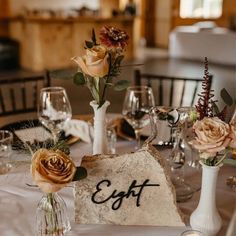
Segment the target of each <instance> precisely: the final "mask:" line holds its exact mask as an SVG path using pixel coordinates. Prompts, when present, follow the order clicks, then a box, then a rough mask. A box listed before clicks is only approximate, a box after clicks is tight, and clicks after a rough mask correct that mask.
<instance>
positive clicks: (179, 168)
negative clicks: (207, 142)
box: [170, 107, 196, 202]
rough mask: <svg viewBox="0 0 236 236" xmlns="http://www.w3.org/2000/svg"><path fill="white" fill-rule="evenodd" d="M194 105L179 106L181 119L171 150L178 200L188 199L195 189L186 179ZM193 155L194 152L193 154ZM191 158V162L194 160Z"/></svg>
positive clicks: (173, 176) (173, 177)
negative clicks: (187, 149) (187, 150)
mask: <svg viewBox="0 0 236 236" xmlns="http://www.w3.org/2000/svg"><path fill="white" fill-rule="evenodd" d="M194 110H195V109H194V108H193V107H179V108H177V111H178V114H179V120H178V123H177V127H176V132H175V137H176V139H175V145H174V148H173V150H172V152H171V155H170V159H171V163H172V164H171V169H172V180H173V184H174V185H175V189H176V196H177V201H179V202H181V201H186V200H188V199H189V198H191V197H192V195H193V193H194V191H195V190H196V189H194V188H193V187H192V186H191V185H190V184H189V183H187V182H186V181H185V170H186V164H187V161H186V157H187V155H186V154H187V152H186V147H187V146H188V139H191V134H190V133H189V130H191V129H192V127H191V125H190V124H191V122H189V121H190V116H191V113H192V112H194ZM190 155H192V152H191V154H190ZM192 161H193V160H191V161H190V162H192Z"/></svg>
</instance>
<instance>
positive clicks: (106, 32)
mask: <svg viewBox="0 0 236 236" xmlns="http://www.w3.org/2000/svg"><path fill="white" fill-rule="evenodd" d="M99 39H100V41H101V43H102V44H104V45H105V46H107V47H108V48H120V49H122V50H124V49H125V47H126V46H127V44H128V39H129V36H128V35H127V33H126V32H125V31H122V30H120V29H118V28H115V27H113V26H103V27H102V29H101V30H100V37H99Z"/></svg>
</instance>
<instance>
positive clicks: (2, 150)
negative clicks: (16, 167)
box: [0, 130, 13, 174]
mask: <svg viewBox="0 0 236 236" xmlns="http://www.w3.org/2000/svg"><path fill="white" fill-rule="evenodd" d="M12 140H13V134H12V133H11V132H10V131H8V130H0V174H6V173H7V172H9V171H10V170H11V168H12V164H11V163H10V155H11V145H12Z"/></svg>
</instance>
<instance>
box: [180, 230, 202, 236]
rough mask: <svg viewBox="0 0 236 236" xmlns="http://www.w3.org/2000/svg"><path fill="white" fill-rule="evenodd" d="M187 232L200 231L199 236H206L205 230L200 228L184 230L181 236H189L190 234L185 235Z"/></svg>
mask: <svg viewBox="0 0 236 236" xmlns="http://www.w3.org/2000/svg"><path fill="white" fill-rule="evenodd" d="M186 233H199V236H204V234H203V232H201V231H199V230H195V229H189V230H185V231H184V232H182V234H181V236H188V235H185V234H186Z"/></svg>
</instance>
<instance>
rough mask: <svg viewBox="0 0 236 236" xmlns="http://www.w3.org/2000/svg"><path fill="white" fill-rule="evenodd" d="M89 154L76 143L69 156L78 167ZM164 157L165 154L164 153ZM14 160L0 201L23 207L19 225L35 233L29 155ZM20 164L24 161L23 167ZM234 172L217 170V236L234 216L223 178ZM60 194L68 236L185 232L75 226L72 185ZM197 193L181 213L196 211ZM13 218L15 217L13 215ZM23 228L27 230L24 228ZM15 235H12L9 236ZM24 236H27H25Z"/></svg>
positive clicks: (36, 197)
mask: <svg viewBox="0 0 236 236" xmlns="http://www.w3.org/2000/svg"><path fill="white" fill-rule="evenodd" d="M134 146H135V141H133V142H128V141H118V143H117V152H118V153H125V152H130V151H133V150H134ZM91 151H92V146H91V144H88V143H83V142H79V143H76V144H74V145H73V146H72V147H71V156H72V158H73V159H74V161H75V162H76V163H77V165H78V164H80V162H81V158H82V157H83V156H84V155H85V154H87V155H88V154H89V153H91ZM163 156H165V153H163ZM13 158H14V159H15V160H17V163H16V164H15V168H14V169H13V171H12V172H11V173H9V174H7V175H2V176H0V199H1V198H8V199H13V200H16V201H18V202H20V204H21V205H22V207H23V212H22V213H21V214H20V216H17V217H21V222H22V221H25V222H26V223H27V225H29V226H30V227H31V230H32V231H33V230H34V226H35V212H36V208H37V204H38V202H39V201H40V199H41V197H42V195H43V194H42V192H41V191H40V189H39V188H37V187H29V186H27V185H26V183H28V184H33V182H32V179H31V176H30V173H29V164H30V156H29V155H28V156H27V155H26V154H23V153H21V154H19V153H15V154H14V156H13ZM22 161H25V163H24V165H22ZM235 173H236V168H235V167H229V166H224V167H223V168H221V170H220V176H219V180H218V184H217V206H218V209H219V212H220V215H221V216H222V218H223V228H222V230H221V232H220V233H219V234H218V235H220V236H221V235H222V236H223V235H225V232H226V229H227V226H228V224H229V221H230V218H231V217H232V215H233V210H234V206H235V203H236V202H235V200H236V193H235V192H233V191H232V190H230V189H229V188H228V187H227V186H226V185H225V179H226V178H227V177H228V176H229V175H232V174H235ZM198 178H200V176H197V175H192V176H191V175H189V178H188V179H191V181H192V182H194V181H195V180H196V179H198ZM59 193H60V195H61V196H62V197H63V199H64V200H65V202H66V204H67V207H68V212H69V217H70V220H71V225H72V232H71V234H70V235H80V236H82V235H86V236H100V235H103V236H104V235H106V236H110V235H114V236H116V235H117V236H133V235H136V236H137V235H140V236H141V235H145V236H154V235H155V236H163V235H165V236H178V235H181V232H183V231H185V230H186V229H187V228H186V227H181V228H170V227H147V226H146V227H144V226H112V225H78V224H75V223H74V198H73V184H71V185H70V186H68V187H65V188H64V189H62V190H61V191H60V192H59ZM199 194H200V192H197V193H195V194H194V196H193V198H192V199H191V200H189V201H187V202H185V203H181V204H179V205H180V207H181V210H182V211H183V212H184V213H186V214H187V216H189V215H190V213H191V212H192V211H193V210H194V209H195V208H196V206H197V203H198V200H199ZM3 217H5V216H4V212H0V219H2V218H3ZM12 217H15V216H12ZM22 227H26V226H23V225H22ZM9 236H14V235H9ZM24 236H27V235H26V234H25V235H24Z"/></svg>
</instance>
